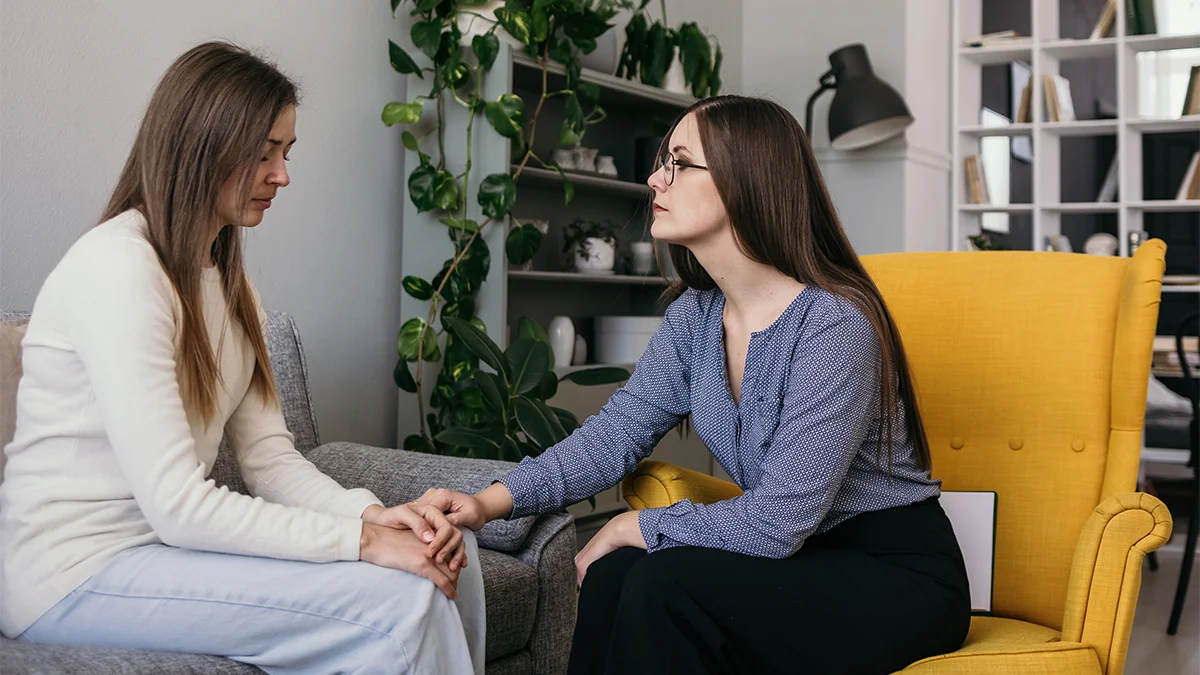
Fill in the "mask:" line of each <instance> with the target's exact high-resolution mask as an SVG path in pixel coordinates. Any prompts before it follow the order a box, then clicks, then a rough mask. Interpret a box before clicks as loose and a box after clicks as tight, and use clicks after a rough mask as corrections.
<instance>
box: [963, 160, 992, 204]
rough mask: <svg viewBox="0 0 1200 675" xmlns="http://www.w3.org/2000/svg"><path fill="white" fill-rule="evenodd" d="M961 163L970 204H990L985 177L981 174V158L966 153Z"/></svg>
mask: <svg viewBox="0 0 1200 675" xmlns="http://www.w3.org/2000/svg"><path fill="white" fill-rule="evenodd" d="M963 163H964V169H965V171H964V175H966V178H967V199H968V200H970V202H971V203H972V204H991V203H992V199H991V197H990V196H989V195H988V189H987V179H986V178H985V177H984V175H983V158H982V157H980V156H979V155H968V156H967V158H966V159H965V160H963Z"/></svg>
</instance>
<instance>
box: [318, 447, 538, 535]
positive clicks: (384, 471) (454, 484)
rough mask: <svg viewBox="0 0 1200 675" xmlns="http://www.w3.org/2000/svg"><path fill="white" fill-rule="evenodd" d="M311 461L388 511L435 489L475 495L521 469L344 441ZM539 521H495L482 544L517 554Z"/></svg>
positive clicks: (507, 464) (322, 449) (508, 464)
mask: <svg viewBox="0 0 1200 675" xmlns="http://www.w3.org/2000/svg"><path fill="white" fill-rule="evenodd" d="M308 458H309V459H310V460H312V462H313V464H316V465H317V468H318V469H320V470H321V471H322V472H324V473H326V474H328V475H329V476H330V477H332V478H333V479H334V480H336V481H337V482H338V483H341V485H342V487H345V488H366V489H368V490H370V491H371V492H373V493H375V496H377V497H379V499H380V500H382V501H383V503H384V504H386V505H388V506H392V505H394V504H400V503H403V502H408V501H412V500H414V499H416V498H418V497H420V496H421V495H423V494H425V491H426V490H428V489H429V488H431V487H444V488H448V489H451V490H457V491H459V492H466V493H468V494H474V493H476V492H479V491H480V490H482V489H484V488H485V487H487V486H489V485H491V484H492V481H494V480H496V479H497V478H500V477H501V476H503V475H504V474H506V473H508V472H509V471H511V470H512V468H513V467H514V466H516V465H515V464H513V463H511V462H500V461H495V460H485V459H468V458H465V457H447V456H444V455H427V454H423V453H419V452H410V451H408V450H392V449H389V448H376V447H372V446H369V445H360V444H358V443H342V442H335V443H326V444H324V445H321V446H318V447H317V448H315V449H314V450H313V451H312V452H310V453H308ZM534 520H535V517H534V516H526V517H524V518H518V519H516V520H493V521H492V522H490V523H488V524H487V525H485V526H484V527H483V529H481V530H479V533H478V537H479V545H480V546H483V547H485V548H490V549H492V550H495V551H506V552H511V551H516V550H518V549H520V548H521V546H522V545H523V544H524V543H525V538H526V537H528V536H529V530H530V528H532V527H533V521H534Z"/></svg>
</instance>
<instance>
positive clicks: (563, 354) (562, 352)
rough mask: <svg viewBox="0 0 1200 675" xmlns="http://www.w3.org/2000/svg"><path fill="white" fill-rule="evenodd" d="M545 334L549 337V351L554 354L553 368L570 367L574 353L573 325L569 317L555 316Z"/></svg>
mask: <svg viewBox="0 0 1200 675" xmlns="http://www.w3.org/2000/svg"><path fill="white" fill-rule="evenodd" d="M546 333H547V335H549V337H550V349H551V351H553V352H554V367H555V368H564V367H566V366H569V365H571V356H572V355H573V354H574V353H575V324H574V323H573V322H572V321H571V319H570V317H566V316H556V317H554V318H553V319H550V327H549V330H547V331H546Z"/></svg>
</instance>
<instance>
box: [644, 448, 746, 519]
mask: <svg viewBox="0 0 1200 675" xmlns="http://www.w3.org/2000/svg"><path fill="white" fill-rule="evenodd" d="M621 494H622V495H623V496H624V497H625V501H626V502H627V503H628V504H629V505H630V506H631V507H633V508H635V509H652V508H656V507H661V506H670V505H672V504H674V503H675V502H677V501H680V500H682V499H690V500H691V501H692V503H693V504H711V503H713V502H719V501H723V500H725V499H732V498H734V497H737V496H738V495H740V494H742V490H741V488H739V487H738V486H736V485H734V484H733V483H730V482H729V481H727V480H721V479H720V478H713V477H712V476H709V475H708V474H703V473H700V472H699V471H693V470H691V469H685V468H683V467H681V466H676V465H674V464H668V463H666V462H660V461H657V460H653V459H647V460H644V461H643V462H642V463H641V464H638V467H637V468H636V469H634V471H633V473H631V474H629V475H628V476H626V477H625V480H624V481H622V482H621Z"/></svg>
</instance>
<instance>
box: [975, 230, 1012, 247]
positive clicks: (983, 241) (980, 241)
mask: <svg viewBox="0 0 1200 675" xmlns="http://www.w3.org/2000/svg"><path fill="white" fill-rule="evenodd" d="M967 242H968V243H969V244H970V245H971V250H972V251H1007V250H1009V246H1008V244H1006V243H1005V242H1004V237H1002V236H1000V234H999V233H998V232H988V231H987V230H984V231H983V232H980V233H979V234H972V235H969V236H968V237H967Z"/></svg>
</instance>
